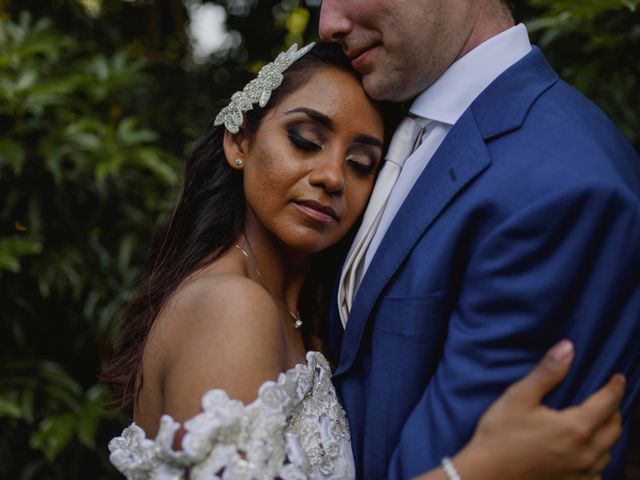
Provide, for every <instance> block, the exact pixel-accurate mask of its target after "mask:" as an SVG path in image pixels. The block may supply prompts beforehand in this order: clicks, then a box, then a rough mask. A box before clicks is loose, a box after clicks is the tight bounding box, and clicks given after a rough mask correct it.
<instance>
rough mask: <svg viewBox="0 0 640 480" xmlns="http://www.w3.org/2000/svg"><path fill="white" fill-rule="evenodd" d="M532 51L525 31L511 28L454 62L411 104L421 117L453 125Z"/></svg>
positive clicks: (413, 112) (411, 110)
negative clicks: (485, 91) (486, 91)
mask: <svg viewBox="0 0 640 480" xmlns="http://www.w3.org/2000/svg"><path fill="white" fill-rule="evenodd" d="M530 51H531V43H530V42H529V35H528V33H527V28H526V27H525V26H524V25H523V24H519V25H516V26H514V27H511V28H510V29H508V30H505V31H504V32H501V33H499V34H498V35H496V36H494V37H492V38H490V39H489V40H487V41H485V42H483V43H481V44H480V45H478V46H477V47H476V48H474V49H473V50H471V51H470V52H469V53H467V54H466V55H464V56H463V57H461V58H459V59H458V60H456V61H455V62H454V63H453V64H452V65H451V66H450V67H449V68H448V69H447V70H446V71H445V72H444V73H443V74H442V76H441V77H440V78H439V79H438V80H436V81H435V82H434V83H433V84H432V85H431V86H430V87H429V88H427V89H426V90H425V91H423V92H422V93H421V94H420V95H418V97H416V99H415V100H414V102H413V104H412V105H411V109H410V112H411V113H412V114H414V115H417V116H419V117H422V118H427V119H431V120H435V121H438V122H441V123H446V124H449V125H453V124H455V123H456V122H457V121H458V119H459V118H460V117H461V116H462V114H463V113H464V111H465V110H466V109H467V108H469V105H471V103H472V102H473V101H474V100H475V99H476V98H477V97H478V96H479V95H480V94H481V93H482V91H483V90H484V89H485V88H487V87H488V86H489V84H491V82H493V81H494V80H495V79H496V78H498V77H499V76H500V75H501V74H502V73H503V72H504V71H505V70H507V69H508V68H509V67H510V66H511V65H513V64H514V63H516V62H517V61H518V60H520V59H521V58H522V57H524V56H525V55H526V54H527V53H529V52H530Z"/></svg>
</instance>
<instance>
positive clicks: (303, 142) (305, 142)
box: [287, 130, 323, 152]
mask: <svg viewBox="0 0 640 480" xmlns="http://www.w3.org/2000/svg"><path fill="white" fill-rule="evenodd" d="M287 135H288V137H289V141H290V142H291V144H292V145H293V146H294V147H296V148H298V149H300V150H302V151H303V152H318V151H320V150H322V148H323V146H322V145H321V144H320V143H317V142H316V141H314V140H310V139H308V138H306V137H304V136H303V135H302V134H301V133H300V132H298V131H297V130H289V131H288V132H287Z"/></svg>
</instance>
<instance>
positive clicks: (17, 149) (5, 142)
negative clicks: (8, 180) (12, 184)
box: [0, 138, 26, 175]
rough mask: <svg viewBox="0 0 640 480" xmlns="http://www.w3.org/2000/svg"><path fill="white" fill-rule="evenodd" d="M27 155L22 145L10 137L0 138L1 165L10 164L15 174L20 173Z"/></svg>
mask: <svg viewBox="0 0 640 480" xmlns="http://www.w3.org/2000/svg"><path fill="white" fill-rule="evenodd" d="M25 157H26V154H25V151H24V147H23V146H22V145H20V144H19V143H16V142H14V141H13V140H10V139H8V138H0V167H3V166H4V165H8V166H10V167H11V169H12V170H13V173H14V174H15V175H20V173H22V167H23V166H24V160H25Z"/></svg>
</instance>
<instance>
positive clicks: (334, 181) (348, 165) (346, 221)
mask: <svg viewBox="0 0 640 480" xmlns="http://www.w3.org/2000/svg"><path fill="white" fill-rule="evenodd" d="M383 132H384V130H383V123H382V118H381V117H380V114H379V113H378V111H377V110H376V109H375V107H374V106H373V104H372V103H371V101H370V100H369V99H368V98H367V97H366V95H365V93H364V91H363V89H362V86H361V84H360V82H359V81H358V80H356V79H355V78H354V77H353V76H352V75H350V74H349V73H347V72H344V71H341V70H338V69H336V68H329V67H327V68H323V69H320V70H317V71H315V72H314V73H313V75H312V76H311V78H310V80H309V81H308V82H307V83H305V84H304V85H303V86H301V87H300V88H298V89H297V90H295V91H294V92H293V93H291V94H290V95H288V96H287V97H285V98H284V99H283V100H282V101H281V102H280V103H279V104H278V105H277V106H275V107H274V108H273V109H272V110H270V111H269V112H268V113H267V115H265V117H264V119H263V120H262V123H261V124H260V127H259V128H258V131H257V132H256V134H255V136H254V138H253V139H252V140H251V141H248V140H244V141H242V142H241V144H240V149H241V154H243V160H244V166H243V169H244V191H245V197H246V201H247V218H248V220H249V221H254V223H255V224H256V225H258V226H262V227H264V228H265V229H266V230H267V231H268V232H270V233H271V234H273V235H274V236H276V237H277V238H278V239H279V241H280V242H282V243H283V244H284V245H286V246H288V247H290V248H294V249H296V250H299V251H304V252H307V253H315V252H319V251H321V250H324V249H325V248H327V247H329V246H331V245H333V244H334V243H336V242H337V241H338V240H340V239H341V238H342V237H343V236H344V235H345V234H346V233H347V232H348V231H349V229H350V228H351V227H352V226H353V224H354V223H355V222H356V220H357V219H358V217H359V216H360V214H361V213H362V211H363V210H364V208H365V206H366V204H367V201H368V199H369V195H370V194H371V190H372V188H373V184H374V181H375V177H376V172H377V169H378V165H379V163H380V161H381V156H382V142H383ZM229 160H230V163H231V165H232V166H233V160H234V158H233V157H232V158H229Z"/></svg>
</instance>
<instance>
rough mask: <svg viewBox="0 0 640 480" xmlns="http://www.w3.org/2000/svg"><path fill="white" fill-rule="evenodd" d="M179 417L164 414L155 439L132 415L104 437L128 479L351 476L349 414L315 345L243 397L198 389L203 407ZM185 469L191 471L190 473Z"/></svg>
mask: <svg viewBox="0 0 640 480" xmlns="http://www.w3.org/2000/svg"><path fill="white" fill-rule="evenodd" d="M179 427H180V424H179V423H177V422H176V421H174V420H173V418H171V417H170V416H169V415H163V416H162V418H161V420H160V429H159V431H158V435H157V436H156V438H155V440H150V439H147V438H146V436H145V433H144V431H143V430H142V429H141V428H140V427H139V426H137V425H136V424H135V423H133V424H131V425H130V426H129V427H127V428H126V429H125V430H124V431H123V432H122V435H121V436H119V437H116V438H114V439H113V440H111V442H109V450H110V451H111V456H110V459H111V462H112V463H113V464H114V465H115V466H116V468H117V469H118V470H119V471H120V472H122V473H123V474H124V475H125V476H126V477H127V478H129V479H136V480H138V479H140V480H142V479H158V480H160V479H163V480H164V479H176V480H178V479H184V478H188V479H189V480H201V479H207V480H214V479H225V480H232V479H233V480H235V479H264V480H273V479H282V480H293V479H296V480H297V479H352V478H355V467H354V462H353V456H352V453H351V444H350V439H349V427H348V425H347V420H346V416H345V413H344V410H343V409H342V407H341V405H340V403H338V399H337V397H336V393H335V390H334V388H333V385H332V384H331V370H330V368H329V364H328V362H327V360H326V359H325V357H324V356H323V355H322V354H321V353H318V352H309V353H307V363H305V364H299V365H297V366H296V367H294V368H292V369H290V370H288V371H286V372H284V373H281V374H280V375H279V377H278V380H277V381H275V382H274V381H268V382H265V383H264V384H262V386H261V387H260V390H259V392H258V397H257V398H256V400H254V401H253V402H252V403H250V404H248V405H244V404H243V403H242V402H240V401H238V400H232V399H230V398H229V396H228V395H227V394H226V393H225V392H224V391H223V390H220V389H216V390H210V391H209V392H207V393H205V395H204V396H203V397H202V412H201V413H199V414H198V415H196V416H195V417H193V418H191V419H189V420H187V421H186V422H185V423H184V429H185V431H186V434H185V436H184V438H183V440H182V450H179V451H176V450H173V449H172V444H173V438H174V435H175V433H176V431H177V430H178V429H179ZM187 474H188V475H187Z"/></svg>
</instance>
